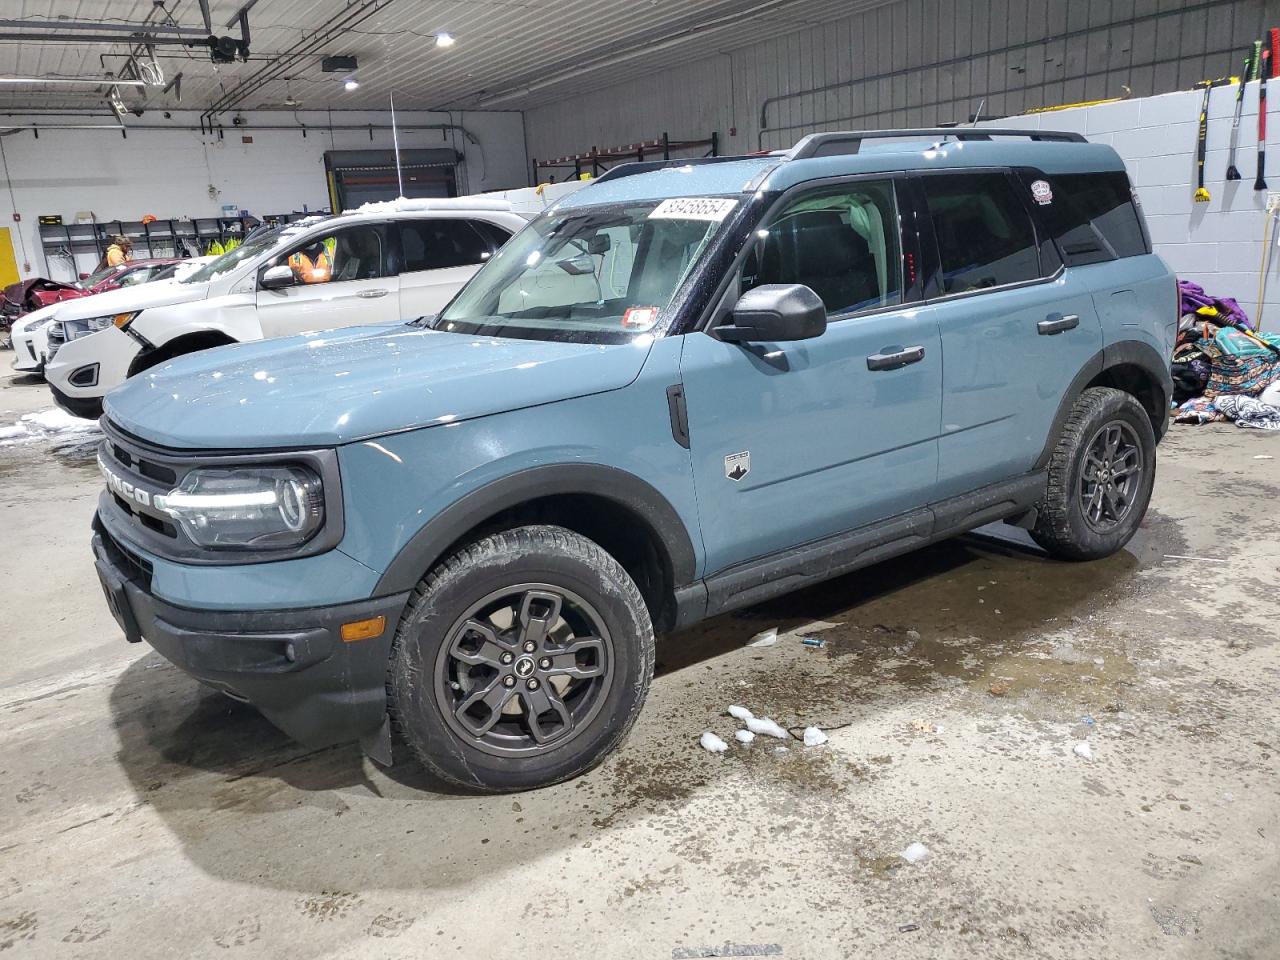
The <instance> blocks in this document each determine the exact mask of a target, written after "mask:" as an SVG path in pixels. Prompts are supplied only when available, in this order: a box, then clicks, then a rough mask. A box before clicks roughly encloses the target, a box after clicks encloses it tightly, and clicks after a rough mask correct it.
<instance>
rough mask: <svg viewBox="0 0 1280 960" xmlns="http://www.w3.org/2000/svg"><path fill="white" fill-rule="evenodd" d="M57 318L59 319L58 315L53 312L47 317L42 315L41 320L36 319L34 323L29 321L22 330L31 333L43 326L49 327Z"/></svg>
mask: <svg viewBox="0 0 1280 960" xmlns="http://www.w3.org/2000/svg"><path fill="white" fill-rule="evenodd" d="M57 319H58V315H57V314H55V313H51V314H49V315H48V316H47V317H41V318H40V319H39V320H37V321H35V322H34V323H27V324H26V325H25V326H23V328H22V332H23V333H31V332H33V331H36V330H39V329H40V328H41V327H47V326H48V325H49V324H51V323H53V321H55V320H57Z"/></svg>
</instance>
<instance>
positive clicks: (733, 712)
mask: <svg viewBox="0 0 1280 960" xmlns="http://www.w3.org/2000/svg"><path fill="white" fill-rule="evenodd" d="M729 716H731V717H733V718H734V719H735V720H741V721H742V722H743V723H746V722H747V721H748V720H750V719H751V718H752V717H754V716H755V714H754V713H752V712H751V711H750V710H748V709H747V708H746V707H740V706H738V705H737V704H736V703H735V704H731V705H730V707H729Z"/></svg>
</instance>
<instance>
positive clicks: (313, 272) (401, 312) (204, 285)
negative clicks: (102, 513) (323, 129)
mask: <svg viewBox="0 0 1280 960" xmlns="http://www.w3.org/2000/svg"><path fill="white" fill-rule="evenodd" d="M530 192H531V191H530ZM527 219H528V216H526V215H522V214H520V213H517V212H515V211H514V210H513V206H512V202H511V201H510V200H508V199H489V198H485V197H476V198H473V197H460V198H454V199H445V200H404V201H397V202H393V203H381V204H371V205H369V206H367V207H365V208H362V209H361V210H359V211H355V212H352V213H345V214H341V215H339V216H336V217H325V218H321V217H312V218H308V219H304V220H298V221H295V222H293V223H290V224H288V225H286V226H282V227H279V228H277V229H275V230H268V231H265V232H262V233H259V234H257V235H255V236H253V237H251V238H249V239H247V240H246V241H245V242H244V243H242V244H241V245H240V246H238V247H236V248H235V249H234V250H232V251H231V252H229V253H226V254H224V255H223V256H222V257H220V258H218V259H216V260H214V261H213V262H212V263H209V264H206V265H205V266H204V267H203V268H202V269H200V270H197V271H195V272H194V273H191V274H189V275H187V276H185V277H183V278H181V279H180V280H179V281H178V282H177V283H176V284H168V285H165V286H163V287H151V288H143V289H138V290H130V291H118V292H116V293H114V294H103V295H102V296H101V297H99V298H97V299H96V300H94V301H93V302H92V304H85V305H83V306H81V305H78V304H77V305H74V306H72V305H68V309H67V310H66V311H65V312H59V314H58V319H57V321H56V323H55V324H54V325H53V326H51V327H50V329H49V331H48V336H49V350H48V354H49V360H48V363H47V365H46V368H45V379H46V380H47V381H48V383H49V386H50V388H51V389H52V391H53V396H54V399H55V400H56V401H57V403H58V404H59V405H60V406H62V407H63V408H64V409H66V410H67V411H68V412H70V413H72V414H74V415H76V416H79V417H97V416H99V415H100V414H101V413H102V397H103V396H104V395H105V394H106V392H107V391H108V390H110V389H111V388H112V387H115V386H117V385H118V384H120V383H123V382H124V381H125V379H126V378H128V377H132V376H135V375H136V374H138V373H141V372H142V371H144V370H150V369H151V368H152V367H155V366H157V365H159V364H162V363H164V362H165V361H167V360H172V359H173V358H174V357H177V356H181V355H182V354H186V353H194V352H196V351H198V350H205V349H208V348H209V347H216V346H221V345H224V344H230V343H243V342H245V341H249V340H261V339H264V338H269V337H281V336H287V335H289V334H294V333H300V332H302V331H304V330H314V329H319V328H322V327H345V326H352V325H355V324H367V323H389V322H394V321H398V320H400V319H402V318H409V317H417V316H422V315H423V314H429V313H435V312H436V311H438V310H439V309H440V308H441V307H443V306H444V305H445V304H446V303H447V302H448V301H449V300H450V298H451V297H452V296H453V294H454V293H455V292H457V290H458V288H459V287H461V286H462V284H463V283H465V282H466V281H467V279H468V278H470V276H471V275H472V274H473V273H475V271H476V270H477V269H478V268H479V266H480V264H482V263H484V261H485V260H487V259H488V258H489V257H491V256H492V255H493V254H494V253H495V252H496V251H497V249H498V247H500V246H501V245H502V244H503V243H504V242H505V241H506V240H507V239H508V238H509V237H510V236H511V234H513V233H514V232H515V231H516V230H518V229H520V228H521V227H522V226H524V224H525V222H526V221H527Z"/></svg>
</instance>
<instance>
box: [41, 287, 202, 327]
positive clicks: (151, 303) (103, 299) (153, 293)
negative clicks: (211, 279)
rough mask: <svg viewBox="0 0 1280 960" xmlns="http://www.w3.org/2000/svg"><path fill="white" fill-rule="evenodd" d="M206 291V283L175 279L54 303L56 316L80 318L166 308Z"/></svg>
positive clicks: (66, 318)
mask: <svg viewBox="0 0 1280 960" xmlns="http://www.w3.org/2000/svg"><path fill="white" fill-rule="evenodd" d="M208 290H209V285H208V284H207V283H178V282H177V281H176V280H157V281H156V282H155V283H139V284H137V285H136V286H132V287H120V288H118V289H116V290H107V291H104V292H103V293H93V294H88V295H87V296H83V297H77V298H76V299H74V300H64V301H62V303H60V304H59V305H58V319H59V320H80V319H82V318H84V317H102V316H106V315H107V314H110V313H125V312H127V311H130V310H146V309H147V308H148V307H167V306H169V305H170V304H174V303H191V302H193V301H195V300H203V299H204V298H205V295H206V294H207V293H208Z"/></svg>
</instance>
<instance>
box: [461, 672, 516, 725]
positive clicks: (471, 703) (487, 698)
mask: <svg viewBox="0 0 1280 960" xmlns="http://www.w3.org/2000/svg"><path fill="white" fill-rule="evenodd" d="M514 692H515V691H513V690H509V689H507V688H506V687H505V686H503V685H502V679H501V678H500V677H494V678H493V681H492V682H491V683H489V684H488V685H487V686H484V687H480V688H479V689H477V690H473V691H472V692H471V693H470V694H469V695H468V696H467V697H465V698H464V699H463V701H462V702H461V703H459V704H458V706H457V707H456V708H455V709H454V711H453V715H454V716H455V717H456V718H457V719H458V722H459V723H461V724H462V725H463V726H464V727H466V728H467V729H468V730H470V731H471V732H472V733H473V734H474V735H475V736H477V737H478V736H481V735H482V734H485V733H488V732H489V731H490V730H491V729H493V725H494V724H495V723H497V722H498V718H499V717H501V716H502V708H503V707H505V706H506V705H507V701H508V700H510V699H511V697H512V695H513V694H514ZM478 704H484V706H485V708H486V709H487V713H486V715H485V716H483V717H479V718H477V717H476V716H475V714H474V712H473V711H474V708H475V707H476V706H477V705H478Z"/></svg>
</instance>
